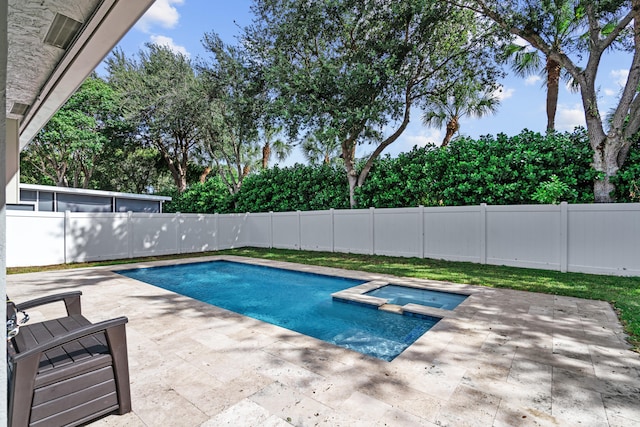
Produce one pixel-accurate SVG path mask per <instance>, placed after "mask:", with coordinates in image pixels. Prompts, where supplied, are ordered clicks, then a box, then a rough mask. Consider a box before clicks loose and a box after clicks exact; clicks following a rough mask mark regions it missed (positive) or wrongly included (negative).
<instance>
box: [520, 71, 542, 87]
mask: <svg viewBox="0 0 640 427" xmlns="http://www.w3.org/2000/svg"><path fill="white" fill-rule="evenodd" d="M540 80H542V77H540V76H538V75H535V74H534V75H533V76H529V77H527V78H526V79H524V84H525V85H526V86H531V85H534V84H536V83H538V82H539V81H540Z"/></svg>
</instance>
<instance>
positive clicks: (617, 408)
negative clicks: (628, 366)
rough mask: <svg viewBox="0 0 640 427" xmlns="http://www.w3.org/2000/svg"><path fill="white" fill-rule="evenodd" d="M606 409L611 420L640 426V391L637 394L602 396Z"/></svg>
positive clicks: (636, 391)
mask: <svg viewBox="0 0 640 427" xmlns="http://www.w3.org/2000/svg"><path fill="white" fill-rule="evenodd" d="M602 401H603V402H604V409H605V411H606V413H607V417H608V418H609V420H611V419H612V418H615V419H617V420H618V421H617V423H619V424H626V425H629V426H631V425H635V426H638V425H640V390H638V389H636V390H635V392H633V391H631V392H628V393H616V394H608V393H604V394H603V395H602Z"/></svg>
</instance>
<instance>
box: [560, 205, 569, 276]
mask: <svg viewBox="0 0 640 427" xmlns="http://www.w3.org/2000/svg"><path fill="white" fill-rule="evenodd" d="M568 250H569V204H568V203H567V202H562V203H560V271H561V272H562V273H566V272H567V269H568V264H569V259H568V258H569V253H568Z"/></svg>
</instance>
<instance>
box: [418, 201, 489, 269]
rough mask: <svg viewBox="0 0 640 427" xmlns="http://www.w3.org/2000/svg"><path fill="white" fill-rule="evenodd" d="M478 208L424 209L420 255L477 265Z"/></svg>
mask: <svg viewBox="0 0 640 427" xmlns="http://www.w3.org/2000/svg"><path fill="white" fill-rule="evenodd" d="M480 209H481V208H480V207H478V206H464V207H447V208H424V218H423V221H424V256H425V258H434V259H444V260H449V261H470V262H481V245H482V241H483V233H482V227H481V220H480V217H481V215H480Z"/></svg>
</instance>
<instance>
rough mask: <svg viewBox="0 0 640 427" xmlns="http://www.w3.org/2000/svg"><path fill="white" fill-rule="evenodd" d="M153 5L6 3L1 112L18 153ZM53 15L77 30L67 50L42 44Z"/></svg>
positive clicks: (102, 0) (106, 0)
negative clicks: (15, 125) (12, 122)
mask: <svg viewBox="0 0 640 427" xmlns="http://www.w3.org/2000/svg"><path fill="white" fill-rule="evenodd" d="M154 1H155V0H83V1H74V2H70V1H66V0H47V1H46V2H44V1H42V0H9V10H8V22H7V27H8V28H7V33H8V65H7V85H6V88H7V105H6V112H7V118H10V119H18V120H20V129H19V134H20V149H21V150H22V149H23V148H24V147H25V146H26V145H27V144H28V143H29V142H30V141H31V140H32V139H33V137H34V136H35V135H36V134H37V133H38V131H40V129H42V127H43V126H44V125H45V124H46V123H47V122H48V121H49V119H50V118H51V117H52V116H53V114H54V113H55V112H56V111H57V110H58V109H59V108H60V107H61V106H62V105H63V104H64V103H65V101H66V100H67V99H68V98H69V97H70V96H71V95H72V94H73V92H74V91H75V90H76V89H77V88H78V87H79V86H80V84H81V83H82V82H83V81H84V79H85V78H86V77H87V76H88V75H89V74H90V73H91V72H92V71H93V70H94V69H95V68H96V66H98V64H99V63H100V62H101V61H102V60H103V59H104V57H105V56H107V55H108V54H109V52H110V51H111V50H112V49H113V47H114V46H115V45H116V44H117V43H118V41H119V40H120V39H121V38H122V37H123V36H124V35H125V34H126V33H127V31H129V29H130V28H131V27H132V26H133V25H134V24H135V23H136V22H137V21H138V19H139V18H140V17H141V16H142V15H143V14H144V12H145V11H146V10H147V9H148V8H149V7H150V6H151V5H152V4H153V2H154ZM57 14H62V15H64V16H65V17H69V18H71V19H72V20H73V21H78V22H80V23H81V24H82V25H81V27H80V29H79V30H78V32H77V33H74V35H73V39H72V40H71V41H70V42H69V44H68V46H67V47H66V49H63V48H61V47H58V46H54V45H51V44H47V43H45V41H44V40H45V38H46V36H47V33H48V32H49V29H50V28H51V27H52V23H53V21H54V19H55V17H56V15H57ZM12 110H13V113H12ZM20 113H21V114H20Z"/></svg>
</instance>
